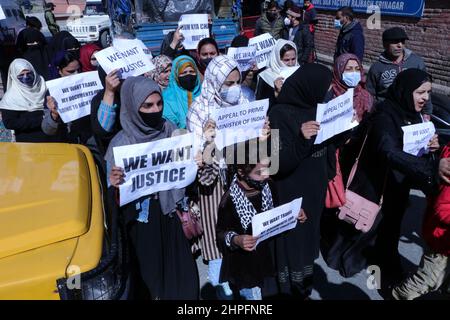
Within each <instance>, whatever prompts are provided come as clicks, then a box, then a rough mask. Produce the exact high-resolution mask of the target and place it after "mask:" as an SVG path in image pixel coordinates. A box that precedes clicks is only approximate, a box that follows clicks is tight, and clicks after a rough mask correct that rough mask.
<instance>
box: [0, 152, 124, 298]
mask: <svg viewBox="0 0 450 320" xmlns="http://www.w3.org/2000/svg"><path fill="white" fill-rule="evenodd" d="M0 168H1V170H0V299H53V300H54V299H117V298H119V297H120V296H122V295H123V292H124V289H125V283H126V275H125V272H124V265H125V264H124V263H123V260H124V257H125V252H124V251H123V250H124V248H125V246H123V245H122V243H121V239H122V237H121V233H120V230H121V229H120V228H119V223H118V218H117V217H118V215H117V213H116V212H117V210H110V209H111V208H110V207H112V206H111V205H109V206H108V205H106V206H105V205H104V203H105V204H107V203H108V202H107V201H104V199H106V197H104V196H103V192H102V190H103V188H102V185H103V183H101V180H100V179H99V175H98V173H97V172H98V170H97V166H96V164H95V162H94V158H93V156H92V154H91V152H90V151H89V150H88V149H87V148H86V147H84V146H81V145H75V144H57V143H54V144H50V143H49V144H46V143H34V144H32V143H0ZM106 212H107V213H108V215H106V214H105V213H106Z"/></svg>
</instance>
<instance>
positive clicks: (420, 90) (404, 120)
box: [349, 69, 439, 286]
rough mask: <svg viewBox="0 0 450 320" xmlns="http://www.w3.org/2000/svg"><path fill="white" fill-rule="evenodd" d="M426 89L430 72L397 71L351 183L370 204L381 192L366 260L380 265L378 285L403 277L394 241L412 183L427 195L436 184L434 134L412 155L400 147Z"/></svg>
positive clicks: (377, 111)
mask: <svg viewBox="0 0 450 320" xmlns="http://www.w3.org/2000/svg"><path fill="white" fill-rule="evenodd" d="M430 92H431V76H430V75H429V74H427V73H426V72H425V71H422V70H419V69H408V70H405V71H402V72H401V73H399V75H398V76H397V78H396V79H395V80H394V83H393V84H392V85H391V87H390V88H389V90H388V96H387V99H386V100H385V101H383V102H382V103H380V104H378V105H377V106H376V108H375V112H374V115H373V118H371V119H369V120H370V122H369V129H368V130H369V131H368V136H367V144H366V145H367V146H366V147H365V148H366V149H365V151H363V153H362V156H361V159H360V165H359V167H358V172H357V174H356V175H355V178H354V179H353V182H352V184H351V186H350V188H351V189H352V190H353V191H355V192H357V193H358V194H361V195H363V196H365V197H367V198H368V199H369V200H371V201H373V202H375V203H378V202H379V201H380V198H381V196H383V206H382V209H381V212H382V215H381V221H380V222H379V225H378V227H377V230H376V233H377V237H376V241H375V246H374V248H373V251H372V252H371V254H369V261H368V263H369V264H376V265H378V266H379V267H380V268H381V270H383V281H382V282H383V283H382V285H383V286H384V285H389V284H391V283H392V282H391V281H395V280H396V279H397V280H398V279H402V277H401V276H402V275H403V272H402V267H401V263H400V255H399V253H398V241H399V238H400V227H401V223H402V219H403V215H404V213H405V211H406V208H407V206H408V199H409V193H410V190H411V188H414V189H420V190H422V191H423V192H425V193H426V194H427V193H429V192H431V191H433V189H434V188H435V186H436V185H437V178H438V174H437V173H438V164H439V162H438V161H439V160H438V157H436V158H435V157H434V155H433V152H434V151H436V150H437V149H438V148H439V143H438V139H437V136H436V135H435V136H434V137H433V138H432V139H431V141H430V142H429V143H428V146H429V151H430V153H428V154H425V155H422V156H414V155H411V154H409V153H406V152H404V151H403V130H402V127H403V126H407V125H413V124H418V123H422V122H424V119H423V117H422V115H421V112H422V110H423V108H424V106H425V104H426V103H427V101H428V100H429V98H430ZM366 132H367V131H366ZM365 135H366V133H365V134H364V136H365ZM363 138H364V137H363ZM359 140H362V139H359ZM360 146H361V143H359V146H358V147H357V148H356V150H357V151H356V152H358V151H359V149H360ZM350 147H351V144H350V145H349V148H350ZM354 153H355V152H354Z"/></svg>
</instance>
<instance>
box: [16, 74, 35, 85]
mask: <svg viewBox="0 0 450 320" xmlns="http://www.w3.org/2000/svg"><path fill="white" fill-rule="evenodd" d="M17 79H18V80H19V81H20V82H21V83H23V84H24V85H26V86H28V87H32V86H33V84H34V80H35V76H34V73H33V72H28V73H26V74H21V75H18V76H17Z"/></svg>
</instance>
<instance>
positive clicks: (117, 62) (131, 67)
mask: <svg viewBox="0 0 450 320" xmlns="http://www.w3.org/2000/svg"><path fill="white" fill-rule="evenodd" d="M144 46H145V45H144ZM95 58H96V59H97V61H98V63H99V64H100V65H101V66H102V68H103V70H105V72H106V74H109V73H110V72H111V71H113V70H115V69H120V72H121V79H126V78H128V77H131V76H139V75H141V74H144V73H146V72H149V71H151V70H153V69H154V68H155V66H154V65H153V63H152V62H151V60H150V59H149V57H148V56H147V55H146V54H145V52H144V50H143V43H142V41H140V40H138V39H132V40H129V39H115V40H114V42H113V46H112V47H109V48H106V49H103V50H101V51H99V52H97V53H96V54H95Z"/></svg>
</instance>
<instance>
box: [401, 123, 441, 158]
mask: <svg viewBox="0 0 450 320" xmlns="http://www.w3.org/2000/svg"><path fill="white" fill-rule="evenodd" d="M402 130H403V151H404V152H406V153H409V154H412V155H413V156H418V157H420V156H421V155H423V154H425V153H428V142H430V140H431V138H433V136H434V134H435V133H436V128H435V127H434V124H433V122H431V121H428V122H423V123H418V124H413V125H410V126H404V127H402Z"/></svg>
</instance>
